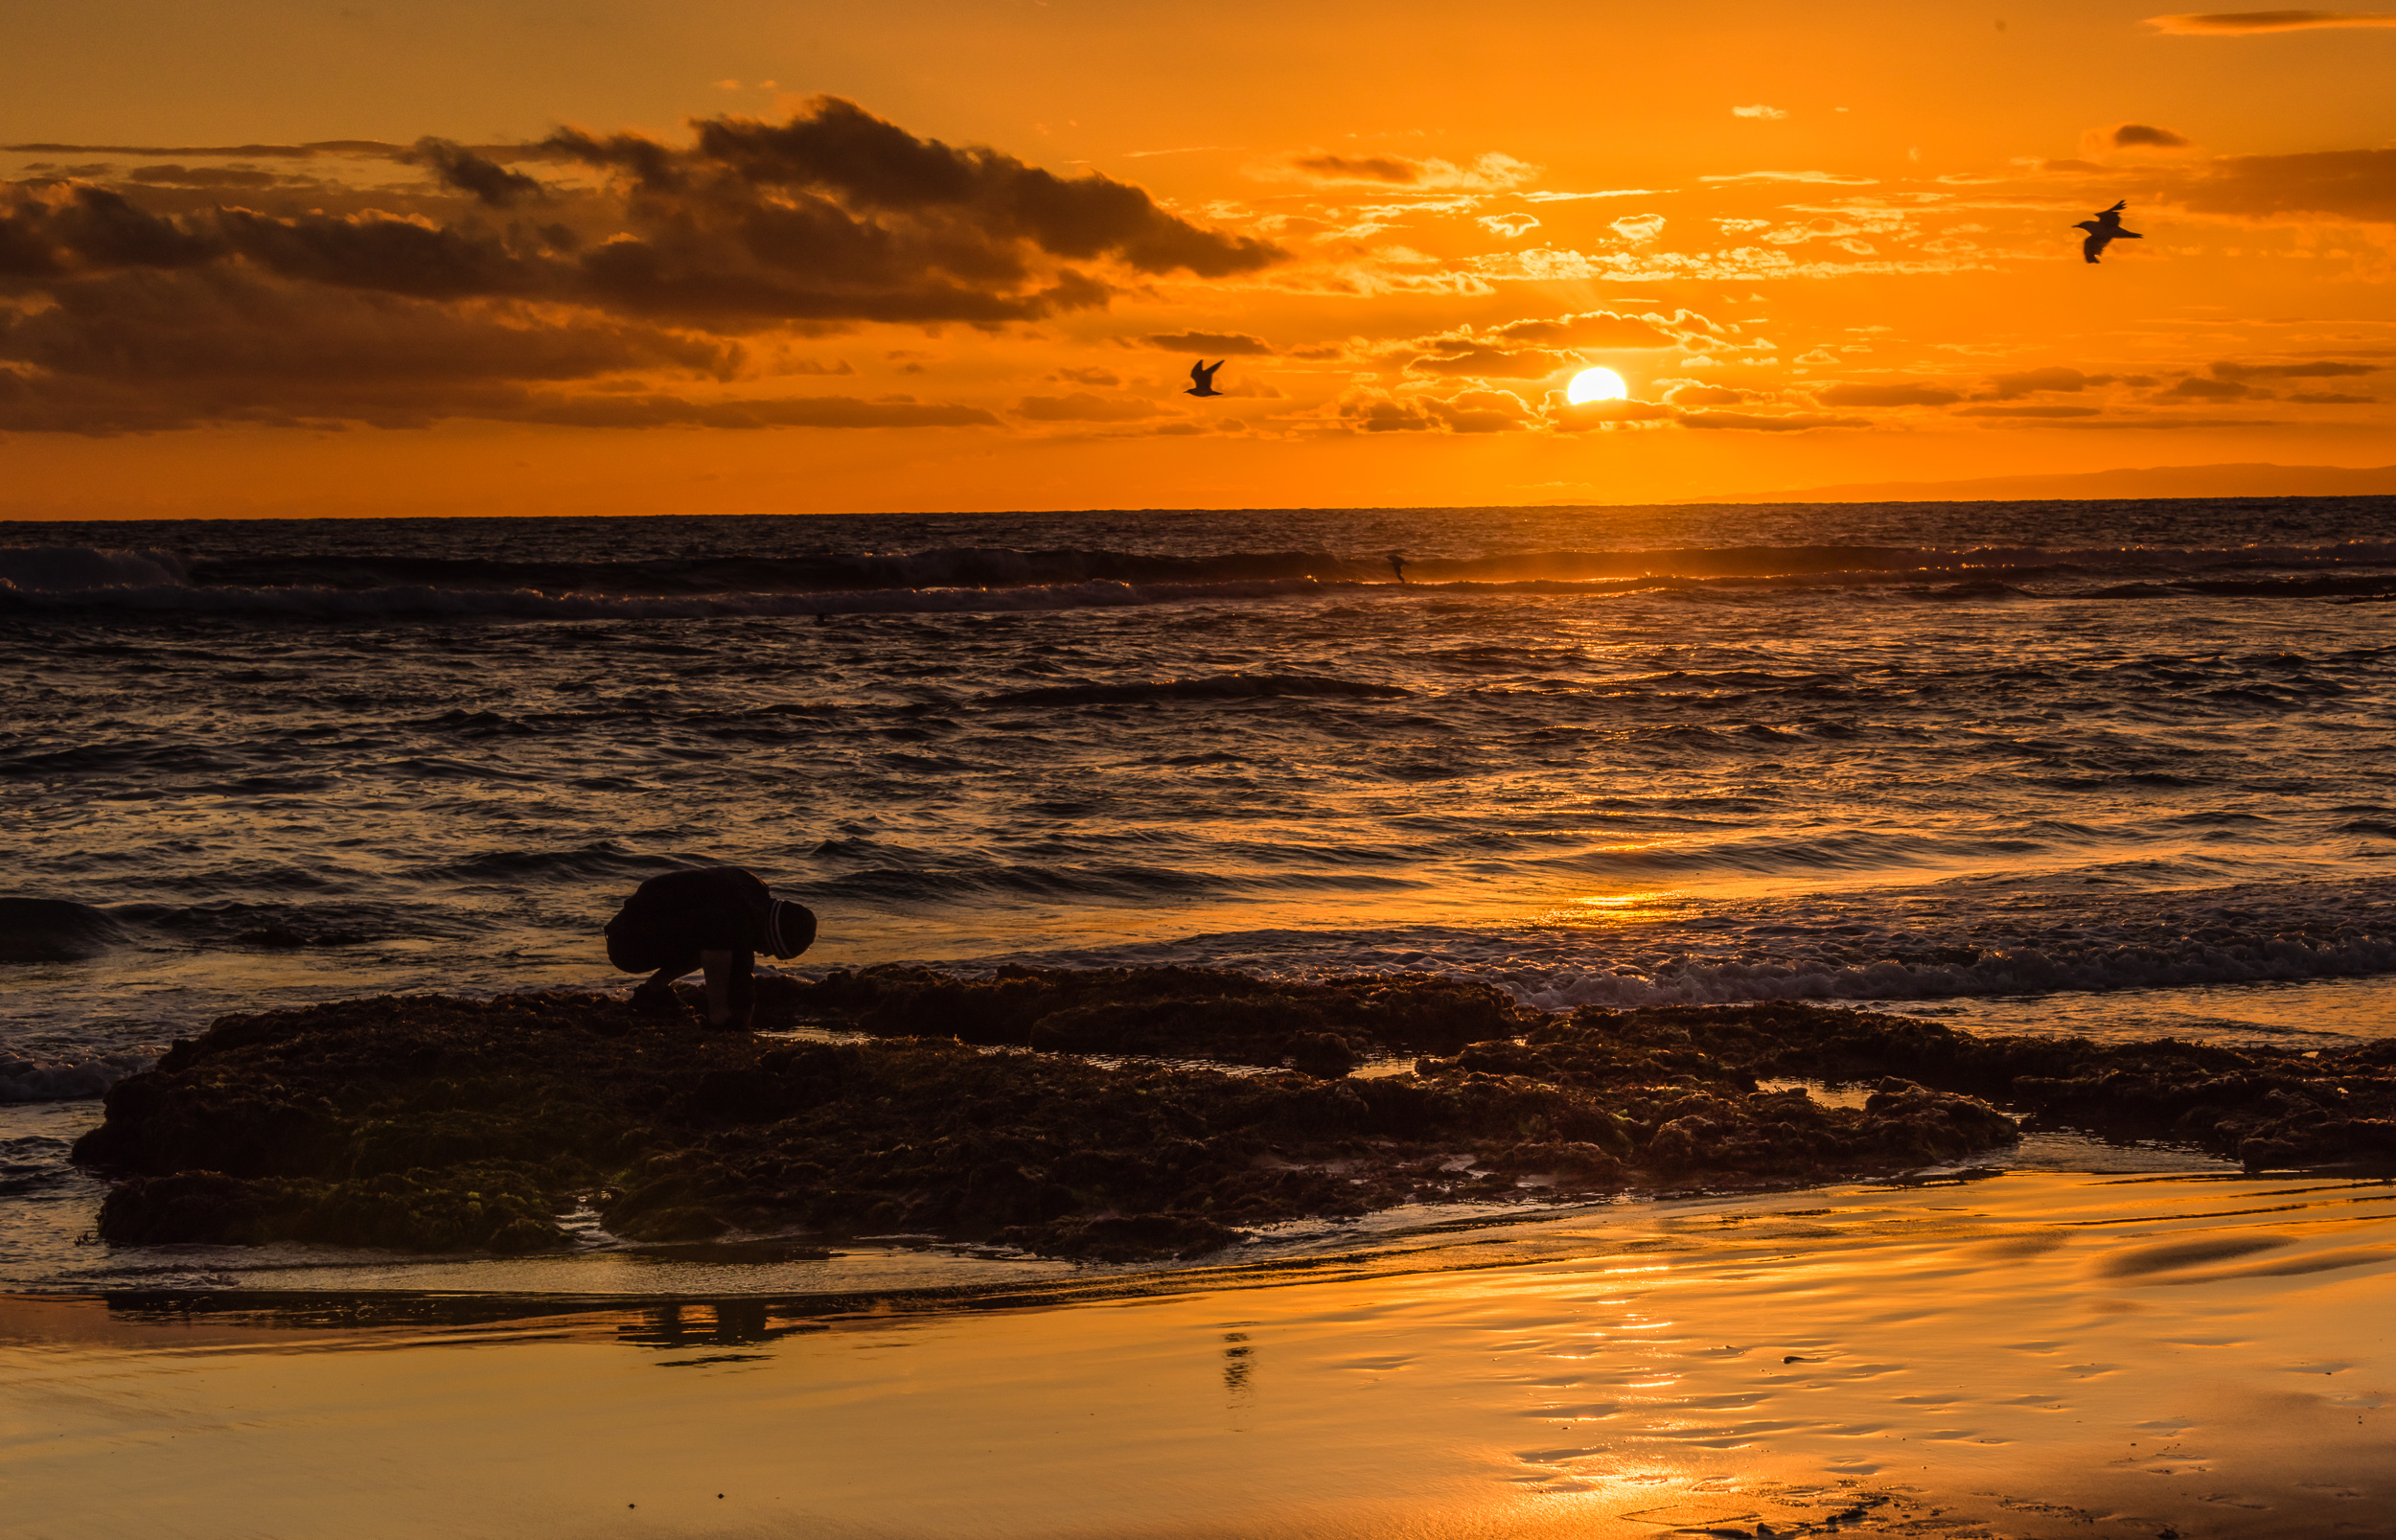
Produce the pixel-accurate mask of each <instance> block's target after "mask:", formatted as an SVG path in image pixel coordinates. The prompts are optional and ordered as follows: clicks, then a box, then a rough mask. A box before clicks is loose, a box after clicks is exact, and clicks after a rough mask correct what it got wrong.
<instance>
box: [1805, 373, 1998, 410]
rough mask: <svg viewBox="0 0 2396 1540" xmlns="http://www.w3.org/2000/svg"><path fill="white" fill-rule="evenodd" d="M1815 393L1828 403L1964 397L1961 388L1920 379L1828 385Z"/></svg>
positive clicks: (1937, 401) (1936, 402) (1912, 402)
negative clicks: (1951, 387)
mask: <svg viewBox="0 0 2396 1540" xmlns="http://www.w3.org/2000/svg"><path fill="white" fill-rule="evenodd" d="M1813 394H1814V400H1815V401H1817V402H1821V403H1822V404H1823V405H1825V406H1945V405H1947V404H1949V403H1950V402H1959V401H1962V400H1963V399H1964V393H1963V392H1962V391H1960V390H1949V389H1947V387H1946V386H1944V385H1933V384H1930V383H1928V382H1926V381H1924V380H1919V379H1905V380H1891V381H1888V382H1886V383H1883V384H1877V385H1865V384H1839V385H1826V386H1824V387H1823V388H1822V389H1820V390H1817V391H1815V392H1814V393H1813Z"/></svg>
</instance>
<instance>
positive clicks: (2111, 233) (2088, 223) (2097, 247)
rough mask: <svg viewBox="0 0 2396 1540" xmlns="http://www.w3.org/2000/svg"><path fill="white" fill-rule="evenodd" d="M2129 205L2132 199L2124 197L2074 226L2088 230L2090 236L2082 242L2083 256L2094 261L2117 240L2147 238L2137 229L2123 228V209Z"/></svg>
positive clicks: (2081, 252) (2140, 239)
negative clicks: (2094, 216) (2103, 210)
mask: <svg viewBox="0 0 2396 1540" xmlns="http://www.w3.org/2000/svg"><path fill="white" fill-rule="evenodd" d="M2128 207H2130V199H2128V198H2124V199H2122V200H2121V201H2120V202H2119V203H2116V204H2114V205H2113V206H2112V207H2111V208H2109V209H2107V210H2106V211H2105V212H2104V213H2102V214H2100V215H2098V216H2097V217H2096V218H2093V219H2083V220H2081V221H2080V222H2079V223H2078V224H2075V225H2073V226H2072V228H2073V229H2075V230H2085V231H2087V232H2088V238H2087V239H2086V240H2085V241H2081V242H2080V255H2081V256H2083V257H2085V258H2086V259H2087V260H2088V261H2090V262H2094V261H2096V260H2097V254H2098V253H2099V252H2101V251H2103V250H2104V249H2105V248H2106V247H2107V246H2109V245H2111V244H2112V243H2113V242H2114V241H2144V240H2145V239H2146V237H2144V236H2142V235H2140V234H2139V233H2138V232H2137V231H2135V230H2125V229H2123V228H2122V210H2124V209H2126V208H2128Z"/></svg>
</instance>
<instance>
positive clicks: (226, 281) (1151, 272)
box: [0, 97, 1284, 433]
mask: <svg viewBox="0 0 2396 1540" xmlns="http://www.w3.org/2000/svg"><path fill="white" fill-rule="evenodd" d="M692 128H693V130H694V138H693V140H692V141H691V142H689V143H686V144H680V145H671V144H666V143H663V142H660V141H657V140H655V139H651V138H648V137H645V136H642V135H638V134H629V133H619V134H610V135H600V134H594V133H590V132H587V131H585V130H581V129H570V128H569V129H564V130H561V131H559V132H558V133H556V134H554V135H552V136H551V137H550V138H549V139H547V140H545V141H543V142H541V143H540V144H538V145H533V146H527V147H520V149H518V150H517V151H506V152H501V151H495V150H492V149H489V148H486V149H470V148H468V147H465V146H461V145H458V144H455V143H452V142H449V141H447V140H442V139H433V138H427V139H421V140H418V141H416V142H415V143H414V144H413V145H411V146H407V147H399V146H393V145H388V144H383V143H381V142H380V141H325V142H320V143H317V144H311V145H294V146H242V147H220V148H219V149H216V150H206V151H202V150H199V149H172V150H169V149H157V148H152V149H140V148H128V149H119V150H118V151H117V152H120V153H127V154H141V155H155V156H167V155H179V156H184V157H189V158H196V157H198V156H199V155H201V154H203V153H210V154H213V153H239V154H242V155H243V156H256V157H260V158H282V159H286V160H308V159H312V158H315V157H318V156H327V155H342V156H362V157H371V158H380V159H383V160H388V161H391V162H394V163H396V164H399V165H403V166H406V167H410V168H412V169H414V170H416V171H419V172H424V173H426V175H427V176H428V177H429V183H430V185H429V187H428V188H420V189H416V190H399V191H395V192H391V193H389V194H376V195H361V197H362V198H363V201H360V200H359V199H357V198H353V199H352V200H351V201H352V202H353V203H354V204H356V205H357V206H354V207H348V208H343V207H341V206H340V200H338V199H320V200H317V201H318V203H319V204H320V205H321V206H313V207H308V208H289V209H284V210H281V211H279V212H265V211H262V210H260V209H255V208H249V207H242V206H237V205H234V204H229V203H221V202H216V201H202V202H199V203H197V204H196V205H195V204H193V202H192V195H191V193H190V192H189V191H188V190H182V189H177V190H170V189H167V188H163V187H152V186H151V185H150V184H149V183H147V182H144V181H142V180H140V179H139V176H140V173H136V177H135V178H134V179H128V180H127V181H123V182H119V183H116V184H114V185H100V184H98V183H95V182H92V181H88V180H79V179H76V178H73V177H32V178H28V179H26V180H23V181H19V182H15V183H9V184H0V429H7V428H14V429H18V430H27V431H40V430H64V431H81V432H98V433H107V432H125V431H147V430H154V429H159V428H166V427H177V426H187V425H196V424H199V423H206V422H275V423H286V422H323V421H361V422H367V423H377V424H384V425H416V424H422V423H426V422H431V421H437V420H439V419H440V418H443V417H447V416H477V417H496V418H507V419H515V420H520V421H533V422H559V421H586V420H587V421H605V422H607V423H610V424H613V425H639V424H642V423H656V424H659V425H666V424H679V423H691V422H701V421H716V420H718V419H722V420H724V421H726V422H729V423H731V424H733V425H750V424H766V423H772V422H783V421H788V422H804V423H807V424H809V425H826V426H844V425H858V426H866V425H888V424H894V423H934V422H936V423H947V424H963V423H973V422H979V423H988V422H995V421H997V419H996V418H995V417H993V416H992V415H991V414H990V413H988V412H984V411H980V410H979V409H978V408H951V407H941V406H926V405H920V404H917V403H912V402H847V401H846V399H845V398H816V399H814V400H815V401H816V402H817V404H812V405H811V404H807V403H806V402H803V401H793V400H790V399H784V398H776V397H772V396H760V397H756V398H753V399H745V400H726V399H721V398H720V397H719V396H717V395H712V394H711V395H710V396H709V397H708V398H707V399H705V400H701V401H689V400H684V399H682V397H681V396H680V395H679V394H675V393H672V392H660V391H657V390H656V389H655V388H650V389H645V390H644V389H638V388H624V382H622V381H618V382H617V385H616V388H615V389H614V390H613V392H612V393H611V395H609V396H608V397H607V399H605V400H597V399H591V400H584V399H581V398H580V397H579V396H577V394H576V392H575V391H574V390H573V389H572V387H573V386H574V385H576V384H578V383H584V382H592V381H601V380H602V379H604V377H612V376H622V375H625V374H627V373H631V374H636V375H642V376H645V377H646V376H654V375H655V374H656V373H657V372H659V371H665V372H669V373H673V374H679V375H680V376H682V377H684V379H686V380H688V381H691V382H694V383H698V384H702V385H705V384H710V383H712V384H714V385H717V386H721V385H723V384H724V383H726V382H727V381H730V380H733V379H738V378H740V377H741V376H742V375H743V373H744V370H745V368H746V366H747V365H748V364H749V362H750V361H751V353H750V351H749V349H747V348H746V347H745V346H744V343H743V339H745V338H751V337H757V336H761V335H766V334H780V335H785V336H793V335H795V336H804V335H810V334H822V333H827V332H833V331H838V330H841V329H844V328H847V327H850V326H854V325H857V324H861V323H870V322H895V323H909V324H917V325H941V324H949V323H959V324H964V325H968V326H973V327H979V328H984V329H993V328H999V327H1003V326H1007V325H1012V324H1018V323H1026V322H1035V321H1039V320H1041V319H1043V318H1046V317H1049V316H1054V315H1058V314H1063V313H1067V312H1071V311H1076V310H1095V309H1099V308H1103V307H1104V306H1105V305H1106V304H1107V303H1108V302H1109V300H1110V298H1111V297H1112V296H1113V295H1114V294H1115V293H1117V292H1118V291H1119V290H1120V288H1121V287H1123V286H1124V285H1125V284H1137V283H1140V282H1143V281H1152V280H1155V279H1159V278H1163V277H1167V276H1181V277H1194V278H1201V279H1217V280H1219V279H1228V278H1234V277H1239V276H1242V275H1246V274H1251V273H1255V272H1257V271H1259V270H1261V269H1263V268H1265V267H1267V266H1270V265H1271V264H1275V263H1277V262H1279V261H1280V260H1282V258H1283V256H1284V253H1283V252H1282V251H1281V250H1280V249H1279V247H1277V246H1274V245H1273V244H1271V243H1269V242H1267V241H1260V240H1256V239H1255V238H1252V237H1247V236H1240V235H1233V234H1227V233H1224V232H1221V231H1218V230H1213V229H1209V228H1206V227H1203V226H1200V225H1197V224H1194V223H1191V222H1189V221H1188V220H1186V219H1184V218H1180V217H1179V216H1177V215H1174V214H1172V213H1170V212H1168V211H1166V210H1165V209H1163V207H1161V206H1160V205H1159V204H1158V203H1157V202H1156V201H1155V200H1154V199H1153V198H1151V197H1150V196H1149V195H1148V194H1147V193H1146V192H1144V191H1142V190H1141V189H1140V188H1138V187H1135V186H1132V185H1130V184H1128V183H1124V182H1119V181H1116V180H1114V179H1112V178H1109V177H1106V176H1103V175H1099V174H1096V173H1086V174H1081V175H1072V176H1064V175H1059V174H1057V173H1055V172H1048V171H1046V170H1043V169H1041V168H1039V167H1035V166H1031V165H1027V164H1025V162H1023V161H1021V160H1018V159H1016V158H1015V157H1013V156H1010V155H1006V154H1003V153H1002V152H1000V151H998V150H995V149H983V148H974V147H965V148H958V147H955V146H950V145H946V144H943V143H941V142H939V141H937V140H931V139H924V138H919V137H917V136H915V135H913V134H911V133H910V132H908V131H907V130H906V129H904V128H901V127H900V126H897V125H895V124H892V123H888V122H886V121H884V120H882V119H880V118H876V117H874V116H873V115H872V114H870V113H868V112H866V111H864V109H863V108H861V107H859V106H857V105H856V104H855V103H849V102H845V101H841V100H840V99H837V98H829V97H826V98H818V99H817V100H816V101H814V102H812V103H809V104H808V105H807V106H806V108H805V109H804V110H802V111H800V112H799V113H797V114H796V115H795V116H793V117H792V118H790V119H789V120H788V121H786V122H780V123H771V122H765V121H761V120H757V119H752V118H743V117H731V116H727V117H718V118H709V119H703V120H697V121H695V122H694V123H693V125H692ZM44 148H55V149H68V148H81V149H94V148H99V147H44ZM502 153H504V154H506V156H507V158H509V159H513V160H523V161H529V162H534V163H539V164H544V165H546V166H549V167H552V168H557V169H558V171H559V172H560V173H561V174H560V175H559V176H558V179H556V180H553V181H549V182H544V181H542V180H541V179H539V178H536V177H534V176H532V175H530V174H528V173H526V172H520V171H518V170H515V169H512V167H511V166H510V165H508V164H503V163H502V159H501V155H502ZM166 169H167V168H157V169H156V170H166ZM175 169H177V170H180V168H175ZM269 180H271V178H269ZM223 185H224V184H222V183H219V188H221V187H222V186H223ZM217 195H218V196H221V195H222V192H221V191H219V192H218V193H217ZM244 195H248V192H247V190H244ZM645 382H646V383H648V384H649V385H651V386H653V387H654V385H655V384H656V380H655V379H647V380H646V381H645ZM841 402H846V403H845V404H841Z"/></svg>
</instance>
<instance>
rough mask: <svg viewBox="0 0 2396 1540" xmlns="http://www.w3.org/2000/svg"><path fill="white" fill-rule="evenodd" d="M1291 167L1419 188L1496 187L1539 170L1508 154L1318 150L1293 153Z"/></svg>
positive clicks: (1332, 177)
mask: <svg viewBox="0 0 2396 1540" xmlns="http://www.w3.org/2000/svg"><path fill="white" fill-rule="evenodd" d="M1288 164H1289V165H1290V167H1291V168H1292V169H1293V170H1296V171H1298V172H1302V173H1304V174H1305V175H1306V176H1308V177H1310V178H1312V179H1314V180H1316V181H1319V182H1335V183H1336V182H1345V183H1369V184H1375V185H1378V186H1382V187H1403V188H1412V189H1417V190H1420V191H1423V192H1446V191H1453V190H1459V189H1462V190H1468V191H1474V192H1501V191H1504V190H1505V189H1507V188H1509V187H1517V186H1520V185H1521V184H1522V183H1524V182H1527V181H1529V180H1530V179H1531V178H1532V177H1533V176H1536V175H1538V174H1539V168H1538V167H1536V166H1533V165H1532V164H1530V163H1529V162H1528V161H1520V160H1516V159H1515V158H1514V157H1513V156H1511V155H1501V154H1494V153H1492V154H1487V155H1477V156H1475V157H1474V158H1473V159H1471V160H1470V161H1467V162H1465V163H1464V164H1463V165H1461V166H1460V165H1458V164H1457V163H1456V162H1454V161H1448V160H1417V159H1414V158H1412V157H1410V156H1406V155H1340V154H1330V153H1325V152H1324V151H1321V150H1314V151H1309V152H1307V153H1306V154H1302V155H1292V156H1291V157H1289V161H1288Z"/></svg>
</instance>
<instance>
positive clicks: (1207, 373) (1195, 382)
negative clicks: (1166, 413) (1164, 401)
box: [1182, 358, 1231, 396]
mask: <svg viewBox="0 0 2396 1540" xmlns="http://www.w3.org/2000/svg"><path fill="white" fill-rule="evenodd" d="M1230 361H1231V360H1230V359H1228V358H1225V359H1221V360H1218V361H1217V362H1214V363H1209V362H1207V360H1206V359H1204V358H1201V359H1199V360H1198V361H1197V362H1196V363H1193V364H1191V365H1190V366H1189V379H1190V386H1189V388H1188V389H1187V390H1185V391H1183V392H1182V394H1183V395H1185V396H1220V395H1222V394H1223V393H1222V392H1221V391H1219V390H1217V389H1215V388H1214V372H1215V371H1216V370H1217V369H1220V368H1222V367H1223V365H1224V364H1226V363H1229V362H1230Z"/></svg>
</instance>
